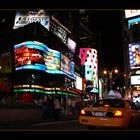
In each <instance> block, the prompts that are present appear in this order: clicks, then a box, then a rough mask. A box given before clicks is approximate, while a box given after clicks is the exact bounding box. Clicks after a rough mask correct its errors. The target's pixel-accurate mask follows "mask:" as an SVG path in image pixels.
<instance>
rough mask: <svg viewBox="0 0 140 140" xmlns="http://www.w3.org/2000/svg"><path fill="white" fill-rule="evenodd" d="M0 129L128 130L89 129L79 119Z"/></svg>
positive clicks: (4, 126) (9, 126)
mask: <svg viewBox="0 0 140 140" xmlns="http://www.w3.org/2000/svg"><path fill="white" fill-rule="evenodd" d="M0 131H126V130H120V129H112V128H96V129H93V130H89V129H88V128H87V127H86V126H85V125H81V124H79V122H78V120H67V121H58V122H38V123H29V124H27V123H26V124H9V125H8V124H7V125H4V124H3V125H0Z"/></svg>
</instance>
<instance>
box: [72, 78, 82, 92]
mask: <svg viewBox="0 0 140 140" xmlns="http://www.w3.org/2000/svg"><path fill="white" fill-rule="evenodd" d="M75 76H76V81H75V83H74V84H75V88H76V89H79V90H82V78H81V77H80V76H78V75H75Z"/></svg>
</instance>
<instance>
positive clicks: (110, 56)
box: [92, 10, 124, 71]
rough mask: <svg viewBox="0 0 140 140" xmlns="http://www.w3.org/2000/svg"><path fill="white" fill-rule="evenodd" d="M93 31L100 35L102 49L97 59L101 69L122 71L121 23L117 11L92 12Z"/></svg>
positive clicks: (119, 13) (119, 14)
mask: <svg viewBox="0 0 140 140" xmlns="http://www.w3.org/2000/svg"><path fill="white" fill-rule="evenodd" d="M92 20H93V22H94V27H93V28H94V29H96V30H98V31H99V32H100V33H101V39H102V46H101V47H102V49H100V51H101V52H100V53H99V59H100V62H101V63H102V65H103V67H105V68H108V69H111V68H113V67H119V68H120V70H121V71H123V70H122V69H123V64H124V62H123V61H124V60H123V59H124V58H123V41H122V22H121V12H120V11H119V10H98V11H93V16H92Z"/></svg>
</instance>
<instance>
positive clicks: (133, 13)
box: [125, 9, 140, 18]
mask: <svg viewBox="0 0 140 140" xmlns="http://www.w3.org/2000/svg"><path fill="white" fill-rule="evenodd" d="M139 15H140V10H137V9H131V10H125V18H132V17H135V16H139Z"/></svg>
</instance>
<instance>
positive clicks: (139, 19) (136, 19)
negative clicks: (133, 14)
mask: <svg viewBox="0 0 140 140" xmlns="http://www.w3.org/2000/svg"><path fill="white" fill-rule="evenodd" d="M134 22H140V17H139V18H134V19H129V20H128V28H129V29H130V25H131V24H132V23H134Z"/></svg>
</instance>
